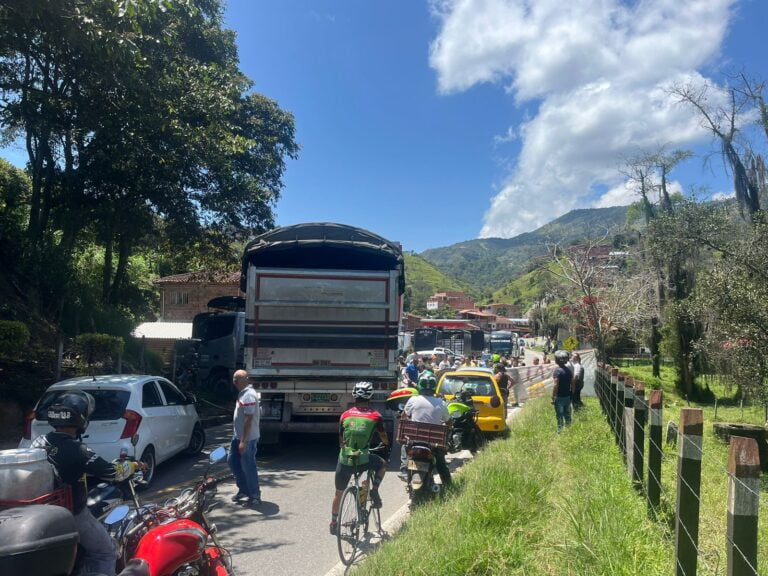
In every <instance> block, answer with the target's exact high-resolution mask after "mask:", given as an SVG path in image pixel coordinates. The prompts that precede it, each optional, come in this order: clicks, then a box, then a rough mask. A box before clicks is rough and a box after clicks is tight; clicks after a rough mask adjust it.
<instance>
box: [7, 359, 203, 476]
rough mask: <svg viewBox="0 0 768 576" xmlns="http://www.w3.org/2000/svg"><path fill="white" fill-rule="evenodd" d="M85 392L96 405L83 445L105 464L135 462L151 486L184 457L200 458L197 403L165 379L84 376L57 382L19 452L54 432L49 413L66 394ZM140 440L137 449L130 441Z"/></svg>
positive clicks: (35, 414) (33, 418) (37, 408)
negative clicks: (160, 470)
mask: <svg viewBox="0 0 768 576" xmlns="http://www.w3.org/2000/svg"><path fill="white" fill-rule="evenodd" d="M70 390H83V391H84V392H88V393H89V394H90V395H91V396H93V398H94V399H95V401H96V408H95V410H94V412H93V414H92V415H91V419H90V423H89V424H88V429H87V430H86V431H85V434H83V437H82V439H83V442H84V443H85V444H87V445H88V447H89V448H91V450H93V451H94V452H96V454H98V455H99V456H101V457H102V458H104V459H105V460H109V461H111V460H114V459H116V458H120V457H121V456H126V455H127V456H135V457H136V458H138V459H140V460H142V461H143V462H145V463H146V464H147V466H148V467H149V470H148V471H147V473H146V474H145V475H144V479H145V481H146V482H150V481H151V480H152V477H153V476H154V474H155V467H156V466H157V465H158V464H160V463H161V462H164V461H166V460H168V459H169V458H171V457H172V456H175V455H176V454H179V453H181V452H184V453H186V454H189V455H196V454H199V453H200V451H201V450H202V449H203V446H204V445H205V432H204V431H203V426H202V424H201V423H200V418H199V417H198V415H197V410H196V409H195V399H194V396H192V395H191V394H188V395H185V394H184V393H182V392H181V390H179V389H178V388H177V387H176V386H174V385H173V384H172V383H171V382H169V381H168V380H166V379H165V378H161V377H160V376H146V375H143V376H139V375H135V374H130V375H123V374H120V375H111V376H82V377H79V378H71V379H69V380H64V381H62V382H57V383H56V384H53V385H52V386H50V387H49V388H48V390H46V391H45V394H43V397H42V398H41V399H40V400H39V401H38V403H37V406H35V410H34V412H33V414H32V415H31V426H30V425H29V424H30V423H28V426H27V427H26V428H25V434H24V438H23V439H22V440H21V442H20V443H19V448H27V447H29V445H30V444H31V443H32V440H34V439H35V438H37V437H38V436H40V435H42V434H47V433H48V432H50V431H51V430H53V428H51V427H50V426H49V425H48V423H47V421H46V416H45V415H46V411H47V409H48V407H49V406H51V405H52V404H55V402H56V399H57V398H58V397H59V396H61V395H62V394H63V393H64V392H67V391H70ZM134 434H138V443H137V444H136V448H135V450H134V447H133V446H132V445H131V437H132V436H133V435H134Z"/></svg>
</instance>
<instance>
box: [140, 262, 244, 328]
mask: <svg viewBox="0 0 768 576" xmlns="http://www.w3.org/2000/svg"><path fill="white" fill-rule="evenodd" d="M155 285H156V286H157V287H158V288H159V290H160V318H159V320H160V321H162V322H192V319H193V318H194V317H195V315H196V314H199V313H200V312H207V311H208V301H209V300H211V299H212V298H216V297H218V296H242V293H241V292H240V272H239V271H238V272H222V271H207V270H200V271H197V272H185V273H184V274H173V275H171V276H163V277H162V278H158V279H157V280H155Z"/></svg>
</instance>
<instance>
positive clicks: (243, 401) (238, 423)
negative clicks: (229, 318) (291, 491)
mask: <svg viewBox="0 0 768 576" xmlns="http://www.w3.org/2000/svg"><path fill="white" fill-rule="evenodd" d="M232 383H233V384H234V386H235V388H237V391H238V395H237V402H236V404H235V415H234V422H233V427H234V435H233V437H232V444H231V445H230V448H229V468H230V469H231V470H232V474H233V475H234V477H235V483H236V484H237V494H235V495H234V496H233V497H232V500H233V501H234V502H238V501H240V500H246V499H247V504H248V506H251V507H256V506H259V505H260V504H261V488H260V487H259V471H258V469H257V468H256V451H257V447H258V444H259V400H260V398H261V397H260V395H259V393H258V392H256V390H254V389H253V386H251V384H250V382H249V380H248V373H247V372H246V371H245V370H238V371H236V372H235V373H234V375H233V376H232Z"/></svg>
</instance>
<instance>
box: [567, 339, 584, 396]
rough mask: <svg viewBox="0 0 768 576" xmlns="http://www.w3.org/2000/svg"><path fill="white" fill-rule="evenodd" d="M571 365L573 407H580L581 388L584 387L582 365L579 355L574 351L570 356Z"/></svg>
mask: <svg viewBox="0 0 768 576" xmlns="http://www.w3.org/2000/svg"><path fill="white" fill-rule="evenodd" d="M570 364H571V367H572V369H573V370H572V371H573V383H574V392H573V407H574V408H581V407H582V406H584V403H583V402H582V401H581V390H582V389H583V388H584V366H582V365H581V356H579V355H578V354H576V353H574V354H573V356H571V362H570Z"/></svg>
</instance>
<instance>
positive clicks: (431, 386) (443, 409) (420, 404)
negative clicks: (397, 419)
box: [400, 372, 451, 486]
mask: <svg viewBox="0 0 768 576" xmlns="http://www.w3.org/2000/svg"><path fill="white" fill-rule="evenodd" d="M436 389H437V380H436V379H435V376H434V374H432V373H431V372H425V373H424V374H422V375H421V376H420V377H419V395H418V396H413V397H412V398H411V399H410V400H408V403H407V404H406V405H405V408H404V409H403V413H404V414H403V418H406V419H408V420H412V421H413V422H423V423H425V424H445V423H446V422H448V418H449V416H448V407H447V406H446V405H445V401H444V400H443V399H442V398H437V397H435V390H436ZM432 453H433V454H434V455H435V468H437V473H438V474H440V480H441V482H442V483H443V486H448V485H449V484H450V483H451V471H450V470H449V469H448V464H447V463H446V461H445V449H444V448H437V447H433V448H432ZM404 455H405V450H403V452H402V454H401V456H404ZM404 462H405V458H403V460H402V462H401V466H400V467H401V470H402V469H404V468H405V464H404Z"/></svg>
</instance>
